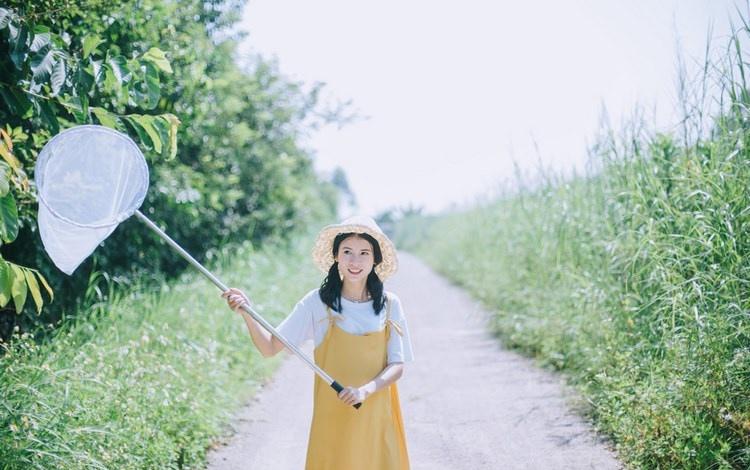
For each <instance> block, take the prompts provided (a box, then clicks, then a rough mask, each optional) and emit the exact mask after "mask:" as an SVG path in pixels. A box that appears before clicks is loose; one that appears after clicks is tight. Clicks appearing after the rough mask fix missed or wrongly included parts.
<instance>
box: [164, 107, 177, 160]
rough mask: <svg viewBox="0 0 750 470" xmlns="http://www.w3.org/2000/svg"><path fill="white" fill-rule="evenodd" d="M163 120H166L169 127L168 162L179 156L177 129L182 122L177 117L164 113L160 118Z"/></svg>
mask: <svg viewBox="0 0 750 470" xmlns="http://www.w3.org/2000/svg"><path fill="white" fill-rule="evenodd" d="M159 118H161V119H162V120H164V121H165V122H166V123H167V125H168V129H167V135H168V139H169V140H168V142H169V143H168V145H167V150H168V152H167V155H166V158H167V160H171V159H173V158H174V157H176V156H177V127H178V126H179V125H180V120H179V118H178V117H177V116H175V115H174V114H171V113H164V114H162V115H161V116H159Z"/></svg>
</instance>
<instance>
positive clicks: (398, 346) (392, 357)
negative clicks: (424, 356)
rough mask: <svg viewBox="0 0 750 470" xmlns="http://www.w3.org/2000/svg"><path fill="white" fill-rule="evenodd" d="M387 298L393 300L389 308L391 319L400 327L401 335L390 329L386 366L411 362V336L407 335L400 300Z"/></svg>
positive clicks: (407, 327) (406, 326)
mask: <svg viewBox="0 0 750 470" xmlns="http://www.w3.org/2000/svg"><path fill="white" fill-rule="evenodd" d="M388 296H389V297H390V298H391V299H393V305H392V306H391V319H392V320H393V321H394V322H395V323H396V324H397V325H398V326H399V327H401V332H402V333H403V335H399V334H398V331H396V329H395V328H391V334H390V338H389V339H388V364H392V363H394V362H411V361H413V360H414V352H413V350H412V345H411V336H410V335H409V325H408V324H407V322H406V315H404V310H403V307H402V306H401V300H400V299H399V298H398V297H397V296H396V295H394V294H391V293H389V294H388Z"/></svg>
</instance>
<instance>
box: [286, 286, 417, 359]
mask: <svg viewBox="0 0 750 470" xmlns="http://www.w3.org/2000/svg"><path fill="white" fill-rule="evenodd" d="M387 294H388V298H389V299H390V300H391V301H392V302H393V304H392V305H391V320H392V321H393V322H395V323H396V324H398V325H399V326H400V327H401V332H402V333H403V336H401V335H399V334H398V332H397V331H396V329H395V328H393V327H391V333H390V337H389V339H388V345H387V350H388V360H387V363H388V364H391V363H394V362H410V361H413V360H414V354H413V353H412V347H411V339H410V337H409V327H408V325H407V324H406V317H405V316H404V312H403V310H402V308H401V300H400V299H399V298H398V297H397V296H396V295H395V294H394V293H393V292H387ZM372 302H373V301H372V300H370V301H368V302H352V301H351V300H347V299H345V298H343V297H342V298H341V313H338V312H335V311H334V310H333V309H331V315H333V316H334V317H338V320H336V326H338V327H339V328H341V329H342V330H344V331H346V332H347V333H351V334H355V335H363V334H367V333H372V332H376V331H380V330H382V329H383V328H384V327H385V316H386V309H387V307H388V306H387V304H386V305H385V306H384V307H383V310H381V311H380V314H378V315H375V311H374V310H373V308H372ZM276 330H277V331H278V332H279V333H281V335H282V336H284V338H286V339H287V340H288V341H289V342H290V343H292V344H294V345H295V346H297V347H299V346H300V345H301V344H302V343H303V342H305V341H307V340H311V339H314V340H315V347H317V346H318V345H319V344H320V343H321V342H322V341H323V338H325V334H326V332H327V331H328V316H327V314H326V304H324V303H323V301H322V300H320V295H319V294H318V289H313V290H311V291H310V292H308V293H307V294H306V295H305V296H304V297H303V298H302V299H301V300H300V301H299V302H297V305H295V307H294V310H292V313H290V314H289V315H288V316H287V317H286V318H285V319H284V321H282V322H281V323H280V324H279V326H278V327H276Z"/></svg>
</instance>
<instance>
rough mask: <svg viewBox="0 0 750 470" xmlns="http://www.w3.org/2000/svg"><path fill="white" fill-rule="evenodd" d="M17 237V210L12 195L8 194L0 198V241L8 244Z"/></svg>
mask: <svg viewBox="0 0 750 470" xmlns="http://www.w3.org/2000/svg"><path fill="white" fill-rule="evenodd" d="M16 236H18V209H17V208H16V200H15V198H13V195H12V194H10V193H8V194H6V195H5V196H3V197H1V198H0V239H2V241H3V242H5V243H10V242H12V241H13V240H15V239H16Z"/></svg>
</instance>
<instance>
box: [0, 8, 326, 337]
mask: <svg viewBox="0 0 750 470" xmlns="http://www.w3.org/2000/svg"><path fill="white" fill-rule="evenodd" d="M242 4H243V2H240V1H235V0H210V1H205V0H187V1H180V2H162V1H158V0H139V1H135V0H126V1H115V0H92V1H88V2H73V1H70V0H44V1H33V2H31V1H10V2H6V4H5V6H4V7H2V8H0V240H1V243H2V246H0V255H1V259H0V307H4V309H3V310H2V311H0V338H2V337H6V336H7V334H8V332H9V329H10V328H12V326H14V325H16V324H19V323H20V324H21V325H22V326H28V325H29V324H31V323H35V322H40V321H44V322H45V323H46V322H48V321H52V320H54V319H56V318H58V317H59V315H60V312H61V310H62V309H69V308H71V307H73V306H74V305H75V304H76V303H77V301H78V300H80V297H81V293H82V292H83V291H84V290H85V287H86V285H87V283H88V281H89V276H90V274H91V271H92V269H93V266H96V270H97V271H102V272H107V273H109V274H110V275H112V276H114V279H116V280H117V282H120V283H127V282H129V280H130V279H132V278H133V276H135V275H137V273H139V272H142V271H148V272H150V273H154V272H157V273H160V274H159V275H161V276H171V275H174V274H176V273H178V272H179V271H181V270H182V269H183V268H184V264H183V263H182V262H181V260H179V259H178V258H177V256H176V255H174V254H173V253H172V252H171V251H170V250H168V249H165V248H164V247H163V246H162V245H161V244H160V243H158V242H157V240H156V239H155V238H154V237H153V236H152V235H151V234H150V233H147V231H146V230H144V228H143V227H140V225H139V224H136V223H133V222H131V221H126V222H125V223H123V224H122V225H123V227H122V228H120V229H118V230H117V231H115V233H114V234H113V235H112V237H111V238H109V239H108V240H107V241H106V242H105V243H104V246H103V247H101V248H100V249H98V250H97V251H96V252H95V254H94V256H93V257H92V260H90V261H88V262H87V263H86V264H84V265H83V266H82V268H79V272H77V273H76V274H75V275H74V276H72V277H67V276H64V275H62V274H60V273H58V272H57V271H56V270H55V269H54V267H52V265H51V263H50V262H49V260H48V259H47V257H46V254H45V253H44V252H43V250H42V248H41V243H40V241H39V237H38V234H37V231H36V220H35V219H36V210H37V206H36V195H35V189H34V185H33V168H34V163H35V161H36V156H37V153H38V152H39V150H40V149H41V147H42V146H43V145H44V144H45V143H46V142H47V141H48V140H49V138H50V137H51V136H53V135H55V134H56V133H58V132H59V131H60V130H61V129H64V128H67V127H70V126H73V125H77V124H85V123H94V124H101V125H104V126H107V127H111V128H115V129H118V130H120V131H122V132H125V133H127V134H129V135H130V136H131V137H133V139H134V140H135V141H136V142H137V143H138V144H139V145H140V146H141V149H142V150H143V151H144V154H145V155H146V157H147V159H148V160H149V166H150V167H151V188H150V190H149V194H148V196H147V199H146V201H145V202H144V205H143V207H144V209H145V210H146V211H147V212H148V213H149V214H150V216H151V217H153V218H154V220H156V221H158V223H160V224H162V225H164V226H167V227H168V228H169V232H170V235H171V236H173V237H174V238H175V239H177V240H179V241H180V243H181V244H183V245H184V246H185V248H186V249H188V250H189V251H191V252H193V253H194V254H195V255H196V256H197V257H199V258H200V257H202V256H203V254H204V253H205V251H206V250H207V249H208V248H212V247H215V248H218V247H220V246H222V245H224V244H226V243H232V242H240V241H243V240H251V241H253V242H260V241H262V240H266V239H269V238H277V237H282V238H283V237H285V236H286V234H288V233H290V232H291V231H294V230H295V229H298V228H300V227H304V226H305V225H306V224H309V223H310V222H311V221H314V220H316V219H319V218H321V217H324V216H326V215H328V214H331V213H332V212H333V211H335V207H336V204H337V201H336V199H337V195H336V191H335V190H334V189H333V185H332V184H331V183H327V182H321V181H320V180H319V178H318V177H317V176H316V175H315V173H314V171H313V167H312V162H311V159H310V156H309V155H308V154H307V153H306V151H305V150H304V149H303V148H301V146H300V145H299V143H298V142H299V137H300V135H301V134H302V133H304V132H306V131H307V130H308V129H309V128H311V127H312V126H313V125H314V124H311V122H312V121H314V120H315V119H317V120H319V121H321V120H322V121H326V122H327V121H335V120H336V119H337V115H336V113H330V112H329V113H320V112H317V107H318V103H317V89H313V90H312V91H307V92H305V91H304V90H303V89H302V88H301V86H300V84H297V83H293V82H289V81H288V80H286V79H284V78H283V77H282V76H280V74H279V72H278V70H277V69H276V67H275V65H274V64H273V63H272V62H268V61H264V60H263V59H261V58H254V59H253V60H250V61H248V62H247V64H246V65H243V66H240V65H237V62H236V60H235V59H234V57H233V55H234V53H235V47H236V44H237V40H238V39H239V38H240V37H241V35H239V34H233V33H231V30H230V28H229V27H230V26H232V25H233V24H234V23H235V22H236V20H237V18H239V14H240V11H241V7H242ZM248 64H249V65H248ZM40 286H41V287H40ZM43 292H44V294H45V295H46V296H51V295H52V293H53V292H55V294H56V298H57V305H59V308H56V309H54V310H55V311H54V312H45V313H43V314H42V315H39V312H40V311H41V309H42V306H43V302H44V296H43V295H42V293H43ZM27 294H28V296H29V297H31V298H32V299H33V301H34V302H33V307H30V306H29V303H28V302H26V297H27ZM16 312H18V313H20V314H21V315H17V314H16Z"/></svg>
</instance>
